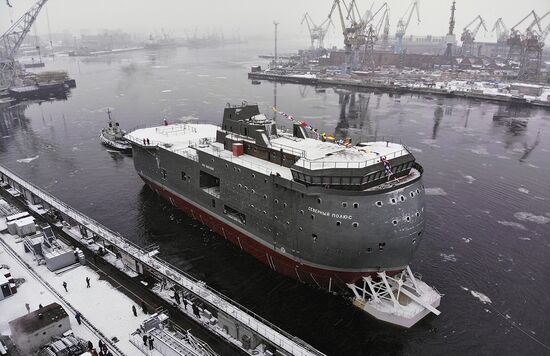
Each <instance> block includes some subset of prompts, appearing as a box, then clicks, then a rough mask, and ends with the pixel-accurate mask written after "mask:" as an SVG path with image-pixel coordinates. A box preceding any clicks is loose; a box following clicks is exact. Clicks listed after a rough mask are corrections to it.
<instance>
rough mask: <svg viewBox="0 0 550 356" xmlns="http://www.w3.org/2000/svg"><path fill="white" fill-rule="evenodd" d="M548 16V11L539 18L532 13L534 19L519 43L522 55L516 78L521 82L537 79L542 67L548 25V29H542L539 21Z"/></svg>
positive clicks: (549, 27)
mask: <svg viewBox="0 0 550 356" xmlns="http://www.w3.org/2000/svg"><path fill="white" fill-rule="evenodd" d="M549 14H550V11H548V12H547V13H545V14H544V15H542V16H541V17H539V16H538V15H537V14H536V13H534V12H533V17H534V18H535V19H534V20H533V22H532V23H531V24H530V25H529V26H528V27H527V29H526V30H525V33H524V35H523V38H522V41H521V44H522V54H521V60H520V65H519V73H518V78H519V79H521V80H538V79H539V76H540V72H541V65H542V49H543V47H544V41H545V39H546V36H547V35H548V29H550V25H549V26H548V28H545V29H543V27H542V26H541V21H542V20H543V19H544V18H545V17H546V16H548V15H549ZM535 25H536V28H535ZM537 29H538V31H537Z"/></svg>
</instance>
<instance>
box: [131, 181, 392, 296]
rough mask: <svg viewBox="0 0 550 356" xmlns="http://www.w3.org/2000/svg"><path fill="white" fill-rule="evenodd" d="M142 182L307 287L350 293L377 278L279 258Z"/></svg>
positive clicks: (153, 185)
mask: <svg viewBox="0 0 550 356" xmlns="http://www.w3.org/2000/svg"><path fill="white" fill-rule="evenodd" d="M141 178H142V179H143V181H144V182H145V183H146V184H147V185H148V186H149V187H150V188H151V189H152V190H153V191H155V192H157V193H158V194H159V195H161V196H162V197H163V198H165V199H166V200H167V201H169V202H170V203H172V205H174V206H175V207H177V208H178V209H180V210H181V211H183V212H184V213H185V214H187V215H189V216H191V217H192V218H193V219H195V220H198V221H200V222H201V223H202V224H204V225H206V226H208V227H210V228H211V229H212V230H213V231H214V232H216V233H217V234H219V235H220V236H222V237H224V238H225V239H226V240H229V241H231V242H232V243H234V244H235V245H236V246H238V247H239V248H241V249H242V250H244V251H245V252H247V253H248V254H250V255H252V256H254V257H255V258H256V259H258V260H259V261H260V262H262V263H265V264H266V265H268V266H269V268H271V269H273V270H274V271H276V272H278V273H281V274H283V275H286V276H288V277H291V278H293V279H297V280H299V281H300V282H302V283H308V284H311V285H313V286H318V287H319V288H322V289H326V290H328V291H336V290H338V289H344V290H348V288H347V286H346V284H347V283H355V282H357V281H359V280H361V279H362V277H366V276H369V275H373V276H374V275H376V272H366V271H365V272H343V271H333V270H329V269H323V268H318V267H313V266H309V265H306V264H302V263H300V262H297V261H294V260H292V259H291V258H288V257H286V256H284V255H281V254H279V253H278V252H276V251H275V250H273V249H271V248H269V247H266V246H264V245H262V244H261V243H259V242H257V241H256V240H254V239H253V238H252V237H250V236H248V235H246V234H244V233H242V232H241V231H239V230H236V229H234V228H233V227H231V226H230V225H228V224H226V223H224V222H223V221H221V220H220V219H218V218H217V217H216V216H214V215H212V214H210V213H208V212H206V211H204V210H202V209H200V208H198V207H197V206H195V205H193V204H191V203H189V202H187V201H185V200H184V199H182V198H180V197H178V196H177V195H175V194H173V193H172V192H170V191H168V190H166V189H165V188H163V187H162V186H160V185H158V184H156V183H154V182H152V181H150V180H148V179H147V178H144V177H143V176H141ZM399 272H401V271H400V270H399V271H386V273H387V274H389V275H393V274H396V273H399Z"/></svg>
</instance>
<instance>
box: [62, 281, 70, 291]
mask: <svg viewBox="0 0 550 356" xmlns="http://www.w3.org/2000/svg"><path fill="white" fill-rule="evenodd" d="M63 288H65V292H68V291H69V290H68V289H67V282H65V281H63Z"/></svg>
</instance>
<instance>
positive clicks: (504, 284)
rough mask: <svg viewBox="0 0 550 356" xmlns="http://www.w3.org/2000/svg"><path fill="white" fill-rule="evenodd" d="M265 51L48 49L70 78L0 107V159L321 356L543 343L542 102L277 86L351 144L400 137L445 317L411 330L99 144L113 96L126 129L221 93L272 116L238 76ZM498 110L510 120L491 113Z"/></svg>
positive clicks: (424, 258) (197, 113)
mask: <svg viewBox="0 0 550 356" xmlns="http://www.w3.org/2000/svg"><path fill="white" fill-rule="evenodd" d="M261 51H262V50H261V49H259V48H249V47H227V48H223V49H215V50H213V49H209V50H192V51H190V50H186V49H180V50H177V51H176V50H166V51H162V52H159V53H152V52H145V51H144V52H135V53H126V54H120V55H118V56H114V57H98V58H89V59H85V58H81V59H75V58H56V59H55V62H49V63H47V65H48V66H49V69H53V68H65V69H68V70H69V72H70V74H71V75H72V76H73V77H74V78H75V79H76V80H77V85H78V87H77V88H76V89H75V90H73V93H72V96H71V97H70V98H69V99H68V100H67V101H54V102H44V103H41V104H36V103H34V104H29V105H28V106H23V105H22V106H19V107H18V108H14V109H12V110H4V111H2V112H1V115H2V120H0V131H1V132H0V133H1V135H0V136H1V138H0V162H1V164H3V165H6V166H8V167H9V168H10V169H12V170H14V171H15V172H17V173H18V174H20V175H21V176H23V177H26V178H28V179H29V180H31V181H32V182H34V183H36V184H38V185H40V186H42V187H45V188H47V189H48V190H49V191H50V192H51V193H53V194H54V195H56V196H58V197H59V198H61V199H62V200H64V201H66V202H67V203H69V204H70V205H72V206H74V207H76V208H77V209H79V210H81V211H83V212H84V213H86V214H88V215H90V216H92V217H93V218H95V219H96V220H98V221H100V222H102V223H104V224H105V225H107V226H108V227H110V228H112V229H113V230H115V231H119V232H120V233H121V234H122V235H124V236H126V237H128V238H129V239H131V240H134V241H135V242H137V243H139V244H142V245H148V244H153V243H154V244H159V245H160V246H161V251H162V256H163V257H164V258H166V259H167V260H169V261H170V262H172V263H174V264H175V265H177V266H179V267H181V268H182V269H184V270H186V271H188V272H189V273H191V274H193V275H194V276H196V277H198V278H201V279H203V280H204V281H206V282H207V283H208V284H209V285H211V286H213V287H214V288H216V289H218V290H220V291H222V292H223V293H225V294H227V295H228V296H230V297H232V298H234V299H235V300H237V301H238V302H240V303H241V304H243V305H245V306H247V307H249V308H250V309H252V310H253V311H255V312H257V313H259V314H260V315H262V316H264V317H266V318H267V319H269V320H270V321H272V322H274V323H276V324H277V325H279V326H281V327H282V328H283V329H285V330H287V331H288V332H290V333H292V334H294V335H296V336H298V337H299V338H301V339H303V340H305V341H307V342H309V343H311V344H312V345H314V346H315V347H317V348H318V349H320V350H321V351H323V352H325V353H327V354H331V355H344V354H345V355H364V354H375V353H391V354H443V353H447V352H449V351H452V352H453V353H460V354H465V353H467V354H529V355H537V354H545V353H546V354H547V353H549V352H550V350H549V349H546V348H545V347H544V346H542V345H541V344H539V343H538V342H537V340H538V341H540V342H543V343H545V344H547V345H548V344H550V326H549V325H548V322H547V320H548V318H547V315H549V314H550V307H549V306H550V273H549V272H548V270H549V267H550V264H549V262H548V261H550V233H549V231H550V229H549V228H550V223H549V221H550V190H549V189H548V182H549V181H550V160H549V157H550V155H549V153H550V140H549V138H550V137H549V135H550V119H549V117H550V113H549V112H548V111H544V110H540V109H535V108H508V107H506V106H503V105H499V104H495V103H489V102H479V101H469V100H461V99H450V98H439V97H428V96H414V95H402V96H393V97H392V96H389V95H388V94H383V93H350V92H347V91H341V90H338V91H335V90H333V89H327V91H326V92H324V93H320V92H316V91H315V90H314V88H312V87H305V86H299V85H289V84H286V85H278V86H277V87H276V95H277V98H276V100H277V107H278V108H279V110H282V111H284V112H288V113H291V114H293V115H294V116H296V117H298V118H303V119H305V120H307V121H308V122H309V123H310V124H312V125H313V126H314V127H317V128H319V129H320V130H321V131H325V132H327V133H336V134H337V135H341V136H351V137H353V138H354V140H355V141H357V140H359V139H360V138H361V137H366V136H368V135H374V134H376V135H390V136H394V137H397V138H401V139H402V140H403V141H404V142H405V143H407V144H408V145H409V146H410V148H411V150H412V152H413V153H414V154H415V156H416V157H417V159H418V160H419V162H420V163H421V164H422V165H423V166H424V168H425V175H424V182H425V185H426V187H427V188H429V189H428V190H427V191H428V194H429V196H428V197H427V204H428V206H427V212H428V223H427V227H426V234H425V236H426V238H425V239H424V241H423V242H422V244H421V246H420V248H419V250H418V253H417V254H416V256H415V259H414V262H413V265H412V268H413V270H414V271H416V272H419V273H421V274H422V275H423V277H424V280H425V281H427V282H428V283H429V284H431V285H434V286H436V287H437V288H438V290H439V291H440V292H442V293H444V294H445V297H444V298H443V299H442V304H441V307H440V310H441V311H442V314H441V316H439V317H431V316H430V317H427V318H426V319H424V320H423V321H421V322H420V323H419V324H417V325H416V326H415V327H413V328H412V329H409V330H404V329H400V328H397V327H394V326H391V325H387V324H384V323H381V322H378V321H375V320H373V319H372V318H370V317H369V316H367V315H365V314H364V313H362V312H361V311H359V310H356V309H355V308H354V307H352V306H351V305H350V304H349V303H348V302H347V301H345V300H344V299H343V298H340V297H337V296H333V295H329V294H326V293H324V292H321V291H318V290H315V289H313V288H311V287H307V286H304V285H301V284H300V283H298V282H296V281H294V280H290V279H287V278H286V277H282V276H280V275H278V274H276V273H275V272H273V271H271V270H270V269H269V268H268V267H267V266H265V265H263V264H260V263H259V262H257V261H256V260H254V259H253V258H251V257H249V256H248V255H246V254H244V253H242V252H241V251H240V250H239V249H238V248H236V247H234V246H233V245H231V244H230V243H228V242H226V241H225V240H224V239H221V238H219V237H218V236H215V235H213V234H212V233H211V232H210V231H209V230H208V229H207V228H205V227H202V226H201V225H200V224H199V223H197V222H196V221H193V220H192V219H190V218H188V217H186V216H184V215H182V214H180V213H179V212H177V211H174V210H172V208H171V207H170V206H169V205H168V204H166V203H164V202H163V201H161V200H160V199H158V198H157V197H156V196H155V195H154V194H153V193H151V192H150V191H149V190H148V189H146V188H144V186H143V183H142V182H141V181H140V179H139V178H138V176H137V174H136V173H135V172H134V169H133V163H132V159H131V158H130V157H127V156H123V155H121V154H118V153H112V152H109V151H108V150H107V149H106V148H105V147H103V146H101V145H100V143H99V140H98V133H99V130H100V129H101V128H102V127H104V126H105V124H106V120H107V115H106V113H105V111H106V108H107V107H110V108H111V109H112V110H113V117H114V118H115V119H116V120H117V121H119V122H120V123H121V125H122V126H123V127H124V128H126V129H132V128H134V127H137V126H143V125H160V124H162V120H163V119H164V118H167V119H168V120H169V121H178V120H189V119H193V118H199V119H200V121H201V122H209V123H218V124H219V123H220V121H221V112H222V110H223V107H224V106H225V104H226V103H227V102H231V103H234V104H235V103H240V102H241V101H243V100H247V101H249V102H257V103H259V105H260V107H261V109H262V111H263V112H264V113H266V114H268V115H270V116H271V115H272V111H271V107H272V105H273V101H274V89H275V86H274V84H273V83H269V82H262V83H261V84H260V85H252V84H251V83H250V81H249V80H247V79H246V73H247V70H248V69H249V67H250V66H251V65H254V64H257V63H262V61H261V60H258V59H257V58H256V55H257V54H258V53H260V52H261ZM266 52H267V51H266ZM507 110H511V112H512V117H514V118H513V119H502V120H500V121H498V120H497V121H494V120H493V114H495V113H497V112H502V111H507ZM284 120H285V119H284V118H279V119H278V122H279V123H280V125H285V126H287V127H290V125H289V122H287V121H284ZM489 301H490V302H489ZM535 339H536V340H535Z"/></svg>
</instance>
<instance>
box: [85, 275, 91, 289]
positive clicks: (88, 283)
mask: <svg viewBox="0 0 550 356" xmlns="http://www.w3.org/2000/svg"><path fill="white" fill-rule="evenodd" d="M86 288H90V277H86Z"/></svg>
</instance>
